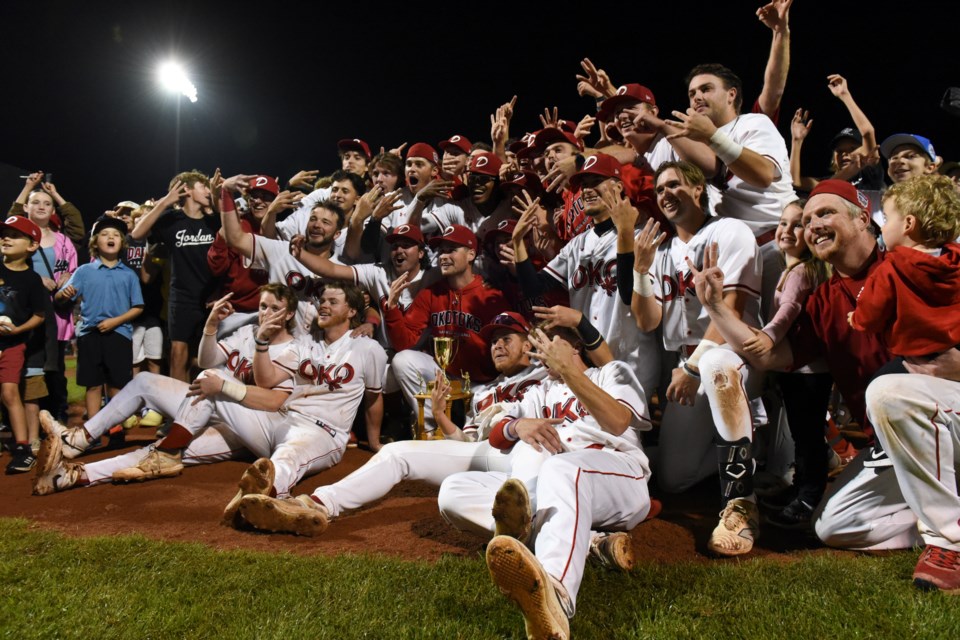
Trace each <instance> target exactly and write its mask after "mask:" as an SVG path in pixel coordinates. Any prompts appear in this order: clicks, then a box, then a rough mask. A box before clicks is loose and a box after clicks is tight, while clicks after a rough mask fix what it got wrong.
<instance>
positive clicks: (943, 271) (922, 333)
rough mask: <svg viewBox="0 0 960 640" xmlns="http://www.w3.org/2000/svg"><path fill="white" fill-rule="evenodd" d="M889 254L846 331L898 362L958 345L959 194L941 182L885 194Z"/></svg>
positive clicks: (929, 178)
mask: <svg viewBox="0 0 960 640" xmlns="http://www.w3.org/2000/svg"><path fill="white" fill-rule="evenodd" d="M883 213H884V217H885V218H886V221H885V222H884V225H883V230H882V233H883V242H884V244H885V245H886V246H887V251H888V253H887V256H886V258H885V259H884V261H883V263H882V264H881V265H880V266H879V267H877V268H876V269H875V270H874V272H873V273H871V274H870V277H869V278H867V280H866V282H864V284H863V289H862V290H861V291H860V294H859V296H858V297H857V308H856V310H854V311H853V312H852V313H851V314H850V316H849V320H850V325H851V326H852V327H853V328H854V329H857V330H858V331H871V332H877V333H882V335H883V339H884V342H885V343H886V345H887V349H889V350H890V352H891V353H893V354H895V355H897V356H935V355H938V354H939V353H941V352H943V351H946V350H947V349H952V348H953V347H955V346H957V345H958V344H960V245H957V244H956V243H955V242H953V240H954V239H955V238H956V237H957V234H958V233H960V195H957V192H956V190H955V189H954V188H953V182H952V181H951V180H950V179H949V178H947V177H946V176H940V175H924V176H919V177H916V178H912V179H910V180H907V181H906V182H898V183H897V184H895V185H893V186H892V187H890V189H888V190H887V192H886V193H885V194H884V196H883Z"/></svg>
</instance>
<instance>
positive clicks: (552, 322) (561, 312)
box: [533, 304, 583, 329]
mask: <svg viewBox="0 0 960 640" xmlns="http://www.w3.org/2000/svg"><path fill="white" fill-rule="evenodd" d="M533 315H534V316H536V318H537V319H538V320H546V321H547V324H546V325H544V329H553V328H554V327H569V328H571V329H576V328H577V325H579V324H580V320H581V319H582V318H583V313H582V312H580V311H577V310H576V309H571V308H570V307H565V306H563V305H562V304H556V305H553V306H552V307H537V306H534V307H533Z"/></svg>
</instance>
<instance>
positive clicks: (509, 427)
mask: <svg viewBox="0 0 960 640" xmlns="http://www.w3.org/2000/svg"><path fill="white" fill-rule="evenodd" d="M516 424H517V420H516V419H514V420H511V421H510V422H508V423H507V424H505V425H503V437H504V438H506V439H507V440H509V441H511V442H516V441H517V440H519V439H520V436H518V435H517V430H516V428H515V427H516Z"/></svg>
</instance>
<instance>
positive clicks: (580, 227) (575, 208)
mask: <svg viewBox="0 0 960 640" xmlns="http://www.w3.org/2000/svg"><path fill="white" fill-rule="evenodd" d="M592 226H593V220H591V219H590V218H589V217H588V216H587V214H586V213H584V212H583V197H582V196H581V195H580V189H577V190H576V191H570V190H569V189H564V190H563V212H562V213H560V214H558V215H556V216H554V218H553V227H554V229H556V230H557V237H558V238H560V241H561V242H562V243H563V244H567V243H568V242H570V241H571V240H573V239H574V238H575V237H577V236H578V235H580V234H581V233H583V232H584V231H586V230H587V229H589V228H590V227H592Z"/></svg>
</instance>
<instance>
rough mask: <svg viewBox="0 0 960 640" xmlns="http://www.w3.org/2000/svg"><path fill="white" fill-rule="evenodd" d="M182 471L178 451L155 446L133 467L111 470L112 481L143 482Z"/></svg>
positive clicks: (175, 474) (170, 476)
mask: <svg viewBox="0 0 960 640" xmlns="http://www.w3.org/2000/svg"><path fill="white" fill-rule="evenodd" d="M181 471H183V463H182V462H181V461H180V452H179V451H178V452H177V453H167V452H165V451H161V450H160V449H157V448H156V447H151V448H150V451H149V452H148V453H147V455H145V456H144V457H143V459H142V460H140V462H138V463H137V465H136V466H134V467H129V468H127V469H120V470H119V471H114V472H113V481H114V482H143V481H144V480H153V479H154V478H172V477H173V476H178V475H180V472H181Z"/></svg>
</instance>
